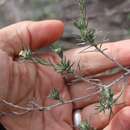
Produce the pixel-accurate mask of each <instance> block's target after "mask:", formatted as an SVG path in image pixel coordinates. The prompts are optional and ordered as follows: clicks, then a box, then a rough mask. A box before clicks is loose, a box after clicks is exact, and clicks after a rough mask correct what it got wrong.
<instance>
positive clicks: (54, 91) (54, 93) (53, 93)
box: [48, 88, 60, 100]
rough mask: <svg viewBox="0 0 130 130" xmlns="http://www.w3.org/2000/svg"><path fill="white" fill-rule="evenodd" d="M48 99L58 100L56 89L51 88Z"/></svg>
mask: <svg viewBox="0 0 130 130" xmlns="http://www.w3.org/2000/svg"><path fill="white" fill-rule="evenodd" d="M48 98H50V99H54V100H60V92H59V91H58V90H57V89H56V88H53V89H52V91H51V92H50V94H49V96H48Z"/></svg>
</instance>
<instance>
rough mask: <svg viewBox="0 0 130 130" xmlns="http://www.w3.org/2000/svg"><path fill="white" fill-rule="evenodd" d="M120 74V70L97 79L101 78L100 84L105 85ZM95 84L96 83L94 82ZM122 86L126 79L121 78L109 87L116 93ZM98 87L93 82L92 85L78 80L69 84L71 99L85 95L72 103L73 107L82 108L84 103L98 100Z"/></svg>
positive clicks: (87, 103) (124, 84)
mask: <svg viewBox="0 0 130 130" xmlns="http://www.w3.org/2000/svg"><path fill="white" fill-rule="evenodd" d="M121 75H122V72H120V73H117V74H115V75H113V76H107V77H102V78H99V80H101V83H102V84H104V85H106V86H107V85H109V84H110V83H112V82H114V81H115V80H116V79H119V77H120V76H121ZM128 81H129V79H128ZM96 84H98V83H96ZM123 86H126V80H121V81H118V82H116V83H114V84H113V85H112V86H111V88H112V90H113V91H114V93H115V94H116V93H118V92H120V90H121V89H122V87H123ZM100 88H101V87H99V86H97V85H95V84H94V85H93V84H92V83H90V82H79V83H77V84H73V85H72V86H70V87H69V91H70V94H71V97H72V99H75V98H80V97H83V96H86V98H84V100H81V101H80V102H75V103H73V104H74V108H75V109H78V108H83V107H85V106H86V105H89V104H92V103H95V102H98V101H99V92H98V93H97V91H99V90H100ZM128 95H129V93H128ZM129 97H130V96H129ZM126 100H127V99H126Z"/></svg>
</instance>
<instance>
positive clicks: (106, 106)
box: [96, 87, 124, 119]
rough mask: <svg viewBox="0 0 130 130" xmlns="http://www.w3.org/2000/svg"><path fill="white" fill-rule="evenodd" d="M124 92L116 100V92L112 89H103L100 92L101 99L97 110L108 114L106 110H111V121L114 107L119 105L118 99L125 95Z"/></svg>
mask: <svg viewBox="0 0 130 130" xmlns="http://www.w3.org/2000/svg"><path fill="white" fill-rule="evenodd" d="M123 90H124V89H122V91H121V93H120V95H119V96H118V97H116V98H114V95H115V94H114V92H113V90H112V88H105V87H103V88H102V89H101V92H100V99H99V105H97V106H96V109H97V110H98V111H99V112H104V113H105V112H106V110H109V112H110V116H109V119H110V117H111V115H112V113H113V110H112V109H113V107H114V106H115V105H116V104H117V101H118V99H119V98H120V96H121V95H122V93H123Z"/></svg>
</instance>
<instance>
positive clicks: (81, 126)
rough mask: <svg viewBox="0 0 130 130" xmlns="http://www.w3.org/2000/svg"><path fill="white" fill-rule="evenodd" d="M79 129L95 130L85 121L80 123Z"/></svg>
mask: <svg viewBox="0 0 130 130" xmlns="http://www.w3.org/2000/svg"><path fill="white" fill-rule="evenodd" d="M79 129H80V130H96V129H95V128H93V127H92V126H91V125H90V123H89V122H87V121H83V122H81V123H80V125H79Z"/></svg>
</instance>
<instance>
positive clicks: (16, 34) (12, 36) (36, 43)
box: [0, 20, 64, 56]
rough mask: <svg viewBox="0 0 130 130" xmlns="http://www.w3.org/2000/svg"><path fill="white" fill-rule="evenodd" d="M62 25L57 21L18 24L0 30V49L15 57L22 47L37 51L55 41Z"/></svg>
mask: <svg viewBox="0 0 130 130" xmlns="http://www.w3.org/2000/svg"><path fill="white" fill-rule="evenodd" d="M63 30H64V25H63V23H62V22H61V21H58V20H46V21H40V22H32V21H26V22H20V23H17V24H14V25H11V26H8V27H6V28H3V29H1V30H0V49H2V50H4V51H6V52H7V53H8V54H9V55H11V56H12V55H13V56H14V55H17V54H18V53H19V52H20V51H21V49H23V47H29V48H31V49H33V50H34V49H37V48H40V47H44V46H47V45H49V44H50V43H52V42H54V41H56V40H57V39H58V38H59V37H60V36H61V35H62V33H63Z"/></svg>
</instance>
